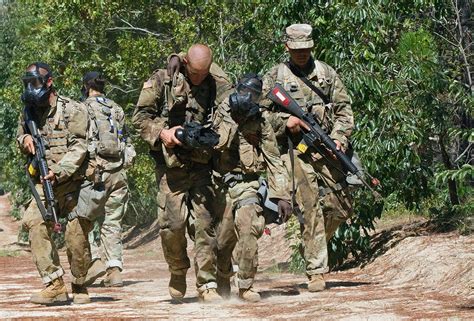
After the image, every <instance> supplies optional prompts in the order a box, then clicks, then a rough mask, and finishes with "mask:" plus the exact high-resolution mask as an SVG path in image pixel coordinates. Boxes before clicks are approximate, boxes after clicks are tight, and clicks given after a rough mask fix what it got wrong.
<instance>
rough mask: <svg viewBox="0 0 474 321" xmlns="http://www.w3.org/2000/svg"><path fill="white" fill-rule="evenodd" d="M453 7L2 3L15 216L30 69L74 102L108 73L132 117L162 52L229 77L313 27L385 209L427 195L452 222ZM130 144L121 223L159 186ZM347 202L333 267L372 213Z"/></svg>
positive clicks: (459, 166)
mask: <svg viewBox="0 0 474 321" xmlns="http://www.w3.org/2000/svg"><path fill="white" fill-rule="evenodd" d="M458 3H461V1H456V0H415V1H407V0H402V1H389V0H358V1H323V0H313V1H303V0H282V1H278V2H267V1H260V0H257V1H237V2H236V1H187V0H177V1H173V2H166V1H144V0H135V1H120V2H119V1H112V0H96V1H92V2H84V1H79V0H68V1H59V0H51V1H31V0H18V1H5V0H4V1H1V2H0V15H1V17H0V18H1V19H0V24H1V27H2V34H1V35H0V126H1V127H0V185H2V187H4V188H5V189H6V190H10V191H13V194H14V196H15V202H17V203H16V205H15V206H14V207H16V208H18V206H17V205H19V204H22V203H24V202H25V199H26V197H27V194H25V193H24V192H25V191H26V190H27V189H26V188H25V186H26V185H25V180H24V175H23V169H22V166H21V164H22V163H23V161H22V157H21V155H19V153H18V151H17V149H16V146H15V142H14V136H15V131H16V120H17V118H18V115H19V112H20V110H21V104H20V102H19V99H18V97H19V95H20V92H21V88H20V82H19V76H20V75H21V74H22V71H23V69H24V68H25V67H26V66H27V65H28V64H29V63H30V62H32V61H37V60H44V61H47V62H49V63H50V64H51V65H52V67H53V69H54V71H55V86H56V87H57V88H59V90H60V92H61V93H62V94H65V95H67V96H70V97H72V98H78V97H79V87H80V79H81V76H82V74H83V73H84V72H85V71H88V70H91V69H98V70H102V71H104V72H105V74H106V75H108V77H109V80H110V85H109V87H108V95H109V96H110V98H112V99H114V100H115V101H117V102H118V103H119V104H121V105H122V106H123V107H124V109H125V111H126V114H127V115H128V117H129V118H130V116H131V113H132V111H133V106H134V103H135V102H136V101H137V98H138V94H139V90H140V88H141V84H142V83H143V81H144V80H146V79H147V77H148V76H149V75H150V73H151V71H152V70H153V69H154V68H158V67H160V68H161V67H164V66H165V64H166V57H167V56H168V55H169V54H170V53H171V52H174V51H181V50H185V49H186V48H187V47H189V45H190V44H192V43H195V42H205V43H207V44H209V45H210V47H211V48H212V49H213V51H214V56H215V60H216V61H217V62H218V63H219V64H220V65H221V66H223V68H224V69H225V70H226V71H227V72H228V73H229V75H230V76H231V78H232V79H234V80H235V79H236V78H237V77H238V75H240V74H242V73H243V72H247V71H256V72H260V73H263V72H265V71H267V70H268V69H269V68H270V67H271V66H273V65H274V64H275V63H277V62H280V61H282V60H284V59H286V54H285V52H284V49H283V45H282V40H283V38H282V35H283V31H284V28H285V27H286V26H288V25H289V24H291V23H296V22H305V23H310V24H311V25H313V27H314V32H313V36H314V39H315V50H314V54H315V56H316V58H318V59H321V60H323V61H325V62H327V63H329V64H330V65H332V66H333V67H334V68H335V69H336V70H337V71H338V73H339V74H340V75H341V77H342V79H343V81H344V83H345V84H346V86H347V90H348V91H349V93H350V95H351V97H352V99H353V110H354V113H355V122H356V124H357V129H356V130H355V132H354V134H353V138H352V144H353V146H354V148H355V149H356V150H357V151H358V153H359V155H360V156H361V158H362V160H363V162H364V165H365V167H366V168H367V170H368V171H369V172H370V173H372V174H373V175H374V176H376V177H377V178H379V179H380V181H381V182H382V186H383V188H382V193H383V195H384V196H385V197H386V199H387V200H388V204H387V205H388V206H390V205H391V204H390V202H392V203H396V204H403V205H404V206H405V207H406V208H408V209H410V210H414V211H425V210H426V208H423V206H424V205H423V204H425V203H426V202H425V200H427V199H431V198H433V197H436V198H438V199H439V201H438V202H435V203H436V204H443V205H437V206H436V207H435V208H433V209H431V213H432V217H433V218H437V217H444V216H450V217H451V218H454V221H455V222H457V223H455V224H458V223H459V222H461V221H462V220H464V218H466V216H469V215H470V213H472V197H471V198H469V195H470V194H472V186H473V182H472V176H473V167H472V165H473V164H472V141H473V139H472V137H473V136H474V133H473V129H472V127H473V126H472V113H473V106H474V103H473V96H472V87H471V86H472V84H471V85H469V84H468V80H466V79H467V78H466V68H467V67H469V66H470V65H472V53H470V52H469V48H471V47H470V46H468V45H466V43H465V41H464V40H463V39H464V38H465V36H463V35H462V34H458V30H459V28H458V27H459V23H461V21H459V18H457V15H456V11H455V10H456V6H455V5H456V4H458ZM465 32H466V33H468V32H469V30H467V31H465ZM463 41H464V42H463ZM464 57H467V58H466V59H464ZM466 61H467V62H466ZM471 69H472V67H471ZM133 139H134V142H135V144H136V145H137V147H138V148H137V149H138V153H139V156H138V159H137V162H136V164H135V166H134V167H133V168H132V169H131V170H130V171H129V178H130V181H129V185H130V190H131V203H130V206H129V209H128V212H127V215H126V219H125V220H126V222H127V223H128V224H141V223H144V222H146V221H148V220H152V219H153V218H154V217H155V215H156V202H155V193H156V183H155V179H154V173H153V172H154V167H153V163H152V161H151V160H150V159H149V158H148V156H147V147H146V146H145V145H144V144H143V143H142V142H141V140H140V139H139V138H138V137H137V135H136V133H134V136H133ZM355 203H356V209H355V212H356V216H355V217H354V219H352V220H351V221H350V222H348V223H349V224H346V225H344V226H342V227H341V228H340V229H339V231H338V232H337V233H336V236H335V238H334V239H333V240H332V242H331V244H330V246H329V248H330V251H333V252H334V253H337V254H335V255H333V258H334V259H335V262H340V261H341V260H342V259H343V258H344V257H345V256H346V255H347V254H348V253H353V254H356V253H357V252H358V251H364V249H366V248H367V242H368V238H367V231H368V230H371V229H373V222H374V220H375V219H376V218H378V217H380V215H381V208H380V206H379V205H378V204H374V202H373V200H372V199H371V197H370V196H369V195H368V194H367V192H365V191H360V192H358V193H356V195H355ZM469 209H471V211H470V212H469ZM456 213H457V214H456ZM451 215H454V217H453V216H451ZM441 221H443V220H441ZM441 221H440V222H441ZM444 221H445V220H444ZM441 224H442V223H441Z"/></svg>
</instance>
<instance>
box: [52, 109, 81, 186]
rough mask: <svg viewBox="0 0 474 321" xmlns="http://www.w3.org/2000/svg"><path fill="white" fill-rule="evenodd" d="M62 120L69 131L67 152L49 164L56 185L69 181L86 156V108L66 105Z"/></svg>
mask: <svg viewBox="0 0 474 321" xmlns="http://www.w3.org/2000/svg"><path fill="white" fill-rule="evenodd" d="M64 119H65V121H66V124H67V129H68V131H69V135H68V138H67V152H66V154H65V155H64V156H63V158H61V160H60V161H59V162H58V163H57V164H53V163H50V164H49V166H50V169H51V170H52V171H53V172H54V174H55V175H56V179H57V182H58V183H62V182H64V181H65V180H67V179H69V178H70V177H71V176H72V175H73V174H74V173H75V172H76V171H77V170H78V169H79V167H80V166H81V165H82V163H83V162H84V160H85V158H86V155H87V141H86V136H87V128H88V125H89V123H88V115H87V107H86V106H85V105H84V104H81V103H76V102H70V103H68V104H67V105H66V107H65V110H64Z"/></svg>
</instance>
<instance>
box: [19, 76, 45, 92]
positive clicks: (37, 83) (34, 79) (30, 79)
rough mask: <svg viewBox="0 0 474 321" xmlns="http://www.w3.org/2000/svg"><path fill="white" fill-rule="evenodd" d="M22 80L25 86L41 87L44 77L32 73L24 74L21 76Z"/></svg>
mask: <svg viewBox="0 0 474 321" xmlns="http://www.w3.org/2000/svg"><path fill="white" fill-rule="evenodd" d="M22 80H23V85H24V87H25V88H33V89H39V88H42V87H43V85H44V83H45V79H44V78H43V77H38V76H34V75H26V76H25V77H23V78H22Z"/></svg>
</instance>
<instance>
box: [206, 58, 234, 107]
mask: <svg viewBox="0 0 474 321" xmlns="http://www.w3.org/2000/svg"><path fill="white" fill-rule="evenodd" d="M210 73H211V75H212V77H214V79H215V80H216V99H215V101H214V106H219V105H220V104H221V103H222V102H224V101H228V100H229V96H230V94H231V93H232V84H231V83H230V81H229V78H228V77H227V74H226V73H225V72H224V71H223V70H222V69H221V68H220V67H219V66H218V65H216V64H214V63H212V65H211V70H210Z"/></svg>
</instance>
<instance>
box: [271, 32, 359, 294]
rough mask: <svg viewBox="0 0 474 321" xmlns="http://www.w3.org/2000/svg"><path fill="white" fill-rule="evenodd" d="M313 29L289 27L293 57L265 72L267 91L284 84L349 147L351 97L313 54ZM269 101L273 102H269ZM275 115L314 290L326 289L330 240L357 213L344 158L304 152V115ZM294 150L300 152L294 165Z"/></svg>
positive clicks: (338, 142)
mask: <svg viewBox="0 0 474 321" xmlns="http://www.w3.org/2000/svg"><path fill="white" fill-rule="evenodd" d="M311 32H312V28H311V26H310V25H308V24H293V25H291V26H289V27H287V28H286V42H285V47H286V50H287V51H288V53H289V55H290V59H289V61H287V62H284V63H280V64H278V65H277V66H275V67H273V68H272V69H271V70H270V71H269V72H268V73H267V74H266V75H265V77H264V93H266V92H268V91H269V90H270V89H271V88H273V86H274V85H275V83H279V84H281V85H282V86H283V87H284V89H285V90H286V91H287V92H288V93H289V94H290V95H291V96H292V98H294V99H295V100H296V101H297V103H298V104H299V106H300V107H301V108H303V109H304V110H305V111H306V112H310V113H312V114H313V115H314V117H315V119H316V120H317V121H318V122H319V123H320V124H321V127H322V128H323V129H324V130H326V131H327V133H328V135H329V136H330V137H331V138H332V139H333V140H334V142H335V143H336V145H337V146H338V148H340V149H342V150H343V151H346V150H347V149H348V148H349V136H350V135H351V132H352V129H353V127H354V121H353V116H352V109H351V105H350V99H349V96H348V95H347V92H346V89H345V87H344V85H343V83H342V81H341V79H340V78H339V76H338V74H337V73H336V72H335V71H334V69H333V68H331V67H330V66H329V65H327V64H326V63H324V62H321V61H318V60H315V59H314V58H313V57H312V55H311V51H312V49H313V47H314V42H313V39H312V38H311ZM305 78H306V79H305ZM306 80H307V81H306ZM305 81H306V82H305ZM307 82H309V83H310V84H312V85H313V86H315V87H316V88H317V90H314V89H312V88H311V87H310V86H309V85H308V84H307ZM265 103H266V104H268V105H270V102H269V101H266V102H265ZM270 118H271V119H270V122H271V123H272V125H273V127H274V130H275V132H276V134H277V139H278V140H279V146H280V152H281V153H282V158H283V160H284V162H285V165H286V167H287V168H288V171H290V172H294V179H295V181H296V191H295V194H296V195H295V196H296V202H297V204H298V206H299V209H300V210H301V212H302V214H303V223H304V224H303V225H302V226H303V233H302V234H303V245H304V246H303V248H304V259H305V261H306V274H307V276H308V278H309V283H308V289H309V291H310V292H316V291H322V290H324V288H325V282H324V279H323V273H326V272H327V271H328V267H327V262H328V253H327V245H326V242H327V241H328V240H329V239H330V238H331V237H332V235H333V233H334V232H335V230H336V229H337V227H338V226H339V224H340V223H341V222H344V221H345V220H346V219H347V218H348V217H349V216H350V215H351V214H352V211H353V209H352V199H351V197H350V195H349V192H348V189H347V186H348V184H347V183H346V180H345V176H344V175H343V174H342V173H343V171H341V164H340V163H339V161H337V160H335V159H329V158H328V157H323V155H321V154H319V153H317V152H315V151H314V150H312V149H308V150H306V151H303V150H298V148H297V147H296V146H298V143H299V142H300V140H301V133H300V132H301V130H303V129H304V128H305V124H304V123H303V122H302V121H301V120H300V119H299V118H297V117H294V116H291V115H289V114H287V113H282V112H275V113H273V114H271V116H270ZM291 154H293V155H294V166H293V167H294V168H292V166H291V161H290V158H291Z"/></svg>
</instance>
